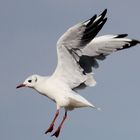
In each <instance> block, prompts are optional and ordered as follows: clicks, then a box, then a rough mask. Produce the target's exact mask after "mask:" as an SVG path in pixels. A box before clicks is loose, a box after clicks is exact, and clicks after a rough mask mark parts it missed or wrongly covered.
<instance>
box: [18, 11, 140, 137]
mask: <svg viewBox="0 0 140 140" xmlns="http://www.w3.org/2000/svg"><path fill="white" fill-rule="evenodd" d="M106 13H107V9H105V10H104V11H103V12H102V13H101V14H100V15H99V16H97V15H94V16H93V17H92V18H91V19H89V20H87V21H84V22H80V23H78V24H76V25H75V26H73V27H71V28H69V29H68V30H67V31H66V32H65V33H64V34H63V35H62V36H61V37H60V39H59V40H58V42H57V55H58V64H57V67H56V70H55V71H54V73H53V74H52V75H51V76H45V77H44V76H40V75H32V76H30V77H28V78H27V79H26V80H25V81H24V82H23V83H22V84H20V85H19V86H17V88H21V87H29V88H33V89H35V90H36V91H38V92H39V93H40V94H41V95H44V96H47V97H48V98H49V99H51V100H52V101H54V102H55V103H56V114H55V116H54V118H53V120H52V122H51V124H50V126H49V128H48V129H47V131H46V132H45V134H47V133H49V132H52V131H53V128H54V123H55V121H56V119H57V117H58V115H59V110H60V108H64V109H65V114H64V117H63V119H62V121H61V123H60V125H59V126H58V128H57V129H56V131H55V132H54V133H53V134H52V136H55V137H58V136H59V134H60V131H61V128H62V125H63V123H64V121H65V119H66V118H67V111H71V110H73V109H75V108H80V107H92V108H94V109H98V108H96V107H95V106H94V105H93V104H92V103H90V102H89V101H87V100H86V99H85V98H84V97H82V96H81V95H79V94H78V90H81V89H84V88H86V87H88V86H95V85H96V81H95V79H94V77H93V69H94V68H98V67H99V64H98V62H99V61H102V60H104V59H105V58H106V57H107V56H108V55H109V54H111V53H113V52H116V51H120V50H123V49H127V48H130V47H133V46H135V45H137V44H139V43H140V41H139V40H134V39H129V38H126V37H127V34H119V35H103V36H100V37H95V36H96V35H97V34H98V32H99V31H100V30H101V29H102V27H103V26H104V24H105V23H106V21H107V17H106Z"/></svg>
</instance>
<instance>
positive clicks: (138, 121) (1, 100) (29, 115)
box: [0, 0, 140, 140]
mask: <svg viewBox="0 0 140 140" xmlns="http://www.w3.org/2000/svg"><path fill="white" fill-rule="evenodd" d="M139 6H140V1H139V0H129V1H127V0H117V1H110V0H108V1H97V0H96V1H95V0H67V1H66V0H0V139H1V140H52V139H55V138H54V137H53V138H52V137H50V134H48V135H45V134H44V132H45V130H46V129H47V128H48V127H49V125H50V121H51V120H52V117H53V115H54V113H55V110H56V106H55V104H54V103H53V102H51V101H50V100H49V99H48V98H46V97H44V96H41V95H39V94H36V91H33V90H31V89H25V88H24V89H20V90H19V89H16V86H17V85H18V84H19V83H21V82H23V81H24V80H25V78H27V77H28V76H29V75H32V74H40V75H50V74H51V73H53V71H54V69H55V67H56V64H57V55H56V47H55V46H56V42H57V40H58V38H59V37H60V36H61V35H62V34H63V33H64V32H65V31H66V30H67V29H68V28H69V27H71V26H72V25H74V24H76V23H78V22H80V21H84V20H87V19H89V18H90V17H92V16H93V15H94V14H96V13H97V14H100V13H101V12H102V11H103V10H104V9H105V8H107V9H108V13H107V16H108V21H107V23H106V24H105V26H104V27H103V29H102V31H100V33H99V35H104V34H119V33H128V34H129V37H130V38H135V39H140V28H139V26H140V16H139V14H140V8H139ZM139 72H140V45H139V46H138V45H137V46H136V47H134V48H131V49H128V50H124V51H121V52H118V53H114V54H112V55H110V56H108V58H107V59H106V60H105V61H104V62H101V63H100V68H99V69H97V70H95V79H96V81H97V85H96V86H95V87H94V88H88V89H86V90H83V91H81V93H80V94H81V95H82V96H84V97H85V98H86V99H88V100H89V101H90V102H92V103H93V104H95V105H96V106H97V107H100V108H102V111H96V110H93V109H90V108H83V109H77V110H74V111H72V112H69V114H68V119H67V121H66V122H65V124H64V127H63V129H62V132H61V134H60V137H59V138H58V140H63V139H66V140H72V139H77V140H85V139H87V140H91V139H92V140H139V139H140V76H139ZM63 113H64V111H63V110H62V111H61V115H60V117H59V118H58V121H57V123H56V126H57V125H58V123H59V122H60V121H61V118H62V116H63Z"/></svg>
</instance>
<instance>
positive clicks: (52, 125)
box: [45, 109, 59, 134]
mask: <svg viewBox="0 0 140 140" xmlns="http://www.w3.org/2000/svg"><path fill="white" fill-rule="evenodd" d="M58 115H59V109H58V110H57V111H56V113H55V117H54V119H53V121H52V123H51V124H50V127H49V128H48V130H47V131H46V132H45V134H47V133H48V132H52V131H53V127H54V122H55V120H56V118H57V117H58Z"/></svg>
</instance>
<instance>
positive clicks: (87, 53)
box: [79, 34, 140, 73]
mask: <svg viewBox="0 0 140 140" xmlns="http://www.w3.org/2000/svg"><path fill="white" fill-rule="evenodd" d="M125 37H127V34H119V35H104V36H100V37H96V38H94V39H93V40H92V41H91V42H90V43H89V44H88V45H87V46H86V47H85V48H83V49H81V54H82V56H81V57H80V60H79V63H80V66H81V67H82V68H83V69H84V70H85V72H86V73H90V72H92V67H94V68H98V67H99V65H98V62H97V60H104V59H105V58H106V56H107V55H109V54H111V53H113V52H116V51H119V50H123V49H127V48H130V47H132V46H135V45H137V44H138V43H140V41H139V40H135V39H128V38H125Z"/></svg>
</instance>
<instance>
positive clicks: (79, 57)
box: [53, 9, 140, 90]
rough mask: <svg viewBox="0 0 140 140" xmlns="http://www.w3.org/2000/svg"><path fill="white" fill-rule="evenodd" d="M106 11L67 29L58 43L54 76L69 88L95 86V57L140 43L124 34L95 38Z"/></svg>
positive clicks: (98, 57)
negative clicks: (93, 70) (93, 69)
mask: <svg viewBox="0 0 140 140" xmlns="http://www.w3.org/2000/svg"><path fill="white" fill-rule="evenodd" d="M106 12H107V10H106V9H105V10H104V11H103V13H102V14H101V15H99V16H98V17H97V16H96V15H95V16H93V17H92V18H91V19H89V20H87V21H85V22H83V23H79V24H77V25H75V26H73V27H72V28H70V29H69V30H68V31H67V32H66V33H65V34H64V35H63V36H62V37H61V38H60V39H59V40H58V43H57V53H58V65H57V68H56V70H55V72H54V74H53V76H55V78H56V77H58V79H60V80H61V82H62V81H63V82H64V83H66V84H67V85H68V86H69V87H70V88H72V89H75V90H76V89H82V88H85V87H86V86H94V85H95V84H96V81H95V80H94V78H93V75H92V74H93V73H92V68H93V67H94V68H98V66H99V65H98V60H104V59H105V58H106V56H107V55H109V54H111V53H113V52H115V51H119V50H123V49H127V48H130V47H132V46H135V45H136V44H138V43H140V41H138V40H134V39H128V38H125V37H126V36H127V34H120V35H104V36H100V37H96V38H94V37H95V36H96V35H97V33H98V32H99V31H100V30H101V28H102V27H103V25H104V24H105V22H106V20H107V18H106V17H105V15H106Z"/></svg>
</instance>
